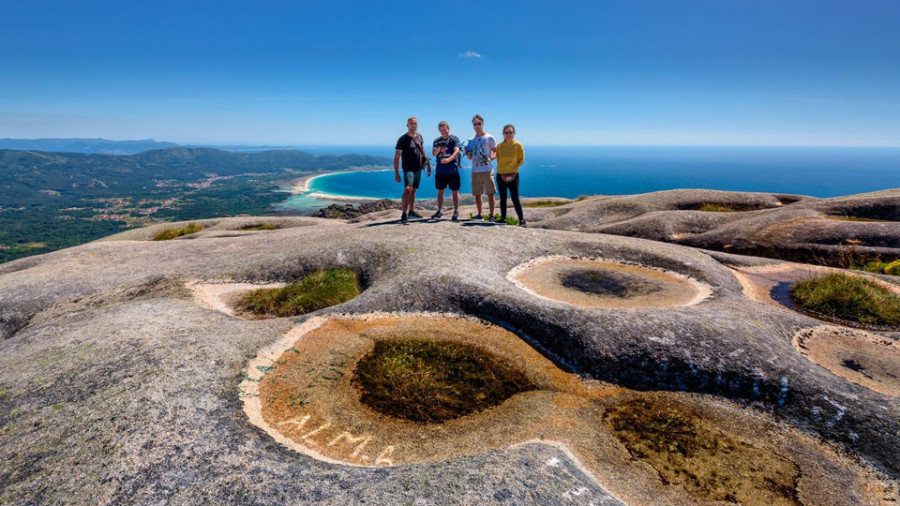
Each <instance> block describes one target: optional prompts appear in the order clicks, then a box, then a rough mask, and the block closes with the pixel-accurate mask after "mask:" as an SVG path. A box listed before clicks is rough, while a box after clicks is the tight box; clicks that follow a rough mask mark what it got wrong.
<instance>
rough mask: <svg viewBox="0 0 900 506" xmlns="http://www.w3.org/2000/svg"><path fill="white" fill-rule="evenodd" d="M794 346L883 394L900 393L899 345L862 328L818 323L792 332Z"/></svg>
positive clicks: (835, 371) (816, 360) (832, 370)
mask: <svg viewBox="0 0 900 506" xmlns="http://www.w3.org/2000/svg"><path fill="white" fill-rule="evenodd" d="M793 342H794V347H795V348H797V350H798V351H799V352H800V353H801V354H803V355H804V356H806V357H807V358H809V359H810V360H812V361H813V362H816V363H817V364H819V365H821V366H822V367H824V368H826V369H828V370H829V371H831V372H833V373H835V374H837V375H838V376H842V377H844V378H846V379H848V380H850V381H852V382H854V383H857V384H859V385H862V386H864V387H866V388H870V389H872V390H875V391H876V392H881V393H883V394H887V395H900V348H898V346H897V343H896V341H895V340H894V339H891V338H889V337H881V336H879V335H877V334H873V333H871V332H866V331H864V330H856V329H848V328H842V327H833V326H830V325H822V326H819V327H813V328H810V329H804V330H801V331H800V332H798V333H797V334H796V335H795V336H794V340H793Z"/></svg>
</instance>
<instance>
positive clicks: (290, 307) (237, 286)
mask: <svg viewBox="0 0 900 506" xmlns="http://www.w3.org/2000/svg"><path fill="white" fill-rule="evenodd" d="M187 288H188V289H189V290H190V291H191V292H192V293H193V295H194V300H195V301H196V302H197V303H198V304H200V305H201V306H204V307H207V308H209V309H214V310H216V311H220V312H223V313H225V314H228V315H231V316H236V317H240V318H247V319H261V318H271V317H286V316H300V315H303V314H306V313H310V312H313V311H318V310H319V309H324V308H326V307H330V306H335V305H337V304H341V303H344V302H347V301H348V300H351V299H353V298H354V297H356V296H358V295H359V294H360V292H361V291H362V289H363V288H364V286H363V285H362V283H361V282H360V276H359V273H357V272H356V271H353V270H350V269H334V268H332V269H319V270H317V271H314V272H311V273H309V274H308V275H306V276H304V277H303V278H301V279H299V280H298V281H295V282H293V283H270V284H265V285H257V284H251V283H203V282H191V283H188V284H187Z"/></svg>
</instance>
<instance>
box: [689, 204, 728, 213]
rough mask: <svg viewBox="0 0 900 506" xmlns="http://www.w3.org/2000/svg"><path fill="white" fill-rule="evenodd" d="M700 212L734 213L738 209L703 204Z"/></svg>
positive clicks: (722, 205)
mask: <svg viewBox="0 0 900 506" xmlns="http://www.w3.org/2000/svg"><path fill="white" fill-rule="evenodd" d="M697 210H698V211H704V212H707V213H733V212H735V211H737V209H735V208H733V207H730V206H726V205H724V204H703V205H702V206H700V208H699V209H697Z"/></svg>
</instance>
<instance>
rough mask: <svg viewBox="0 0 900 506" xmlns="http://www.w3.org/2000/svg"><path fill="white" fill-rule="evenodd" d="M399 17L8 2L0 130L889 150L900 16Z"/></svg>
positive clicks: (882, 8)
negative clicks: (442, 132)
mask: <svg viewBox="0 0 900 506" xmlns="http://www.w3.org/2000/svg"><path fill="white" fill-rule="evenodd" d="M406 6H407V4H405V3H399V2H395V3H378V4H374V3H335V4H329V5H324V4H317V3H305V2H300V3H298V2H286V1H285V2H270V3H266V4H264V5H256V6H252V7H251V6H248V5H246V4H243V3H237V2H229V1H226V2H194V3H191V4H190V5H184V4H181V3H175V2H171V1H161V2H156V3H153V4H131V3H122V2H112V1H98V2H92V3H91V4H90V5H87V4H82V3H81V2H70V3H54V4H53V5H52V8H49V9H48V8H47V6H46V4H45V2H19V3H13V4H10V5H6V6H4V7H3V8H2V10H0V12H2V13H3V15H2V16H0V44H2V45H3V47H5V48H7V50H6V51H4V52H2V54H0V66H2V67H0V68H3V69H4V79H2V80H0V137H9V138H18V139H22V138H25V139H30V138H91V137H102V138H106V139H128V140H131V139H149V138H152V139H157V140H161V141H167V142H175V143H179V144H195V145H199V144H203V145H219V146H227V145H248V146H252V145H295V146H300V145H318V146H353V145H373V146H375V145H390V144H393V142H394V141H395V140H396V138H397V137H398V136H399V135H401V134H402V133H403V131H404V130H405V121H406V117H407V116H409V115H416V116H417V117H418V118H419V124H420V127H421V128H420V131H421V132H422V133H423V134H424V135H425V136H426V137H428V136H430V135H431V134H432V133H435V134H436V125H437V122H438V121H440V120H448V121H449V122H450V124H451V127H452V132H453V133H455V134H457V135H460V136H471V126H470V124H469V118H470V117H471V116H472V115H473V114H475V113H480V114H482V115H483V116H485V118H486V120H487V121H486V129H487V131H488V132H492V133H494V135H495V136H496V135H497V132H499V131H500V129H501V127H502V125H503V124H505V123H513V124H515V125H516V127H517V130H518V132H519V138H520V139H521V140H522V141H523V142H527V143H529V144H531V145H546V146H736V147H737V146H739V147H752V146H761V147H763V146H765V147H885V148H890V147H900V58H897V55H898V54H900V30H897V29H896V27H897V26H900V4H898V3H897V2H893V1H889V0H874V1H871V2H867V3H866V4H865V6H864V7H861V6H858V5H853V4H850V3H848V2H843V1H834V0H830V1H829V0H825V1H798V2H793V3H790V4H787V5H786V4H784V3H783V2H776V1H774V0H762V1H754V2H749V1H736V2H718V1H711V0H691V1H686V2H679V3H677V4H674V3H670V2H653V1H637V2H629V3H627V4H619V3H605V2H562V3H559V2H557V3H554V4H552V5H548V4H546V3H545V2H524V3H520V4H516V5H515V6H513V5H510V4H507V3H490V2H488V3H481V4H479V6H478V12H479V13H481V14H478V13H472V12H464V11H463V10H461V9H456V8H452V9H448V8H447V6H446V5H443V4H441V5H422V6H417V7H416V9H408V8H406ZM495 12H496V13H502V14H500V15H498V16H494V15H493V13H495Z"/></svg>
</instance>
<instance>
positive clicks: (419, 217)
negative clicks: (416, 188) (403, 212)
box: [408, 209, 422, 219]
mask: <svg viewBox="0 0 900 506" xmlns="http://www.w3.org/2000/svg"><path fill="white" fill-rule="evenodd" d="M408 214H409V217H410V218H418V219H421V218H422V215H421V214H419V213H417V212H416V210H415V209H413V210H411V211H410V212H409V213H408Z"/></svg>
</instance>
